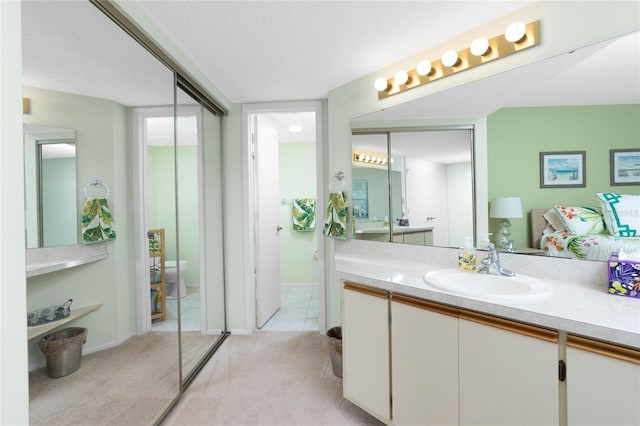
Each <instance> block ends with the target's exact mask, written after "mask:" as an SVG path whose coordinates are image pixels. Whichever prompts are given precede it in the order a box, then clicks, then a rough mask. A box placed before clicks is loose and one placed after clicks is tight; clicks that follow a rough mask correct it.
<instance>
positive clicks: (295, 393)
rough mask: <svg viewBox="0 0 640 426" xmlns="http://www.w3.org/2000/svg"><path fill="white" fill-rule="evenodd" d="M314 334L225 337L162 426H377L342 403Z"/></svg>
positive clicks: (322, 343) (322, 340) (322, 344)
mask: <svg viewBox="0 0 640 426" xmlns="http://www.w3.org/2000/svg"><path fill="white" fill-rule="evenodd" d="M327 345H328V338H327V337H326V336H323V335H320V334H318V333H317V332H286V331H260V332H257V333H254V334H253V335H251V336H233V335H232V336H230V337H228V338H227V340H226V341H225V342H224V343H223V344H222V347H221V348H220V349H219V350H218V352H216V354H215V355H214V356H213V358H212V359H211V360H210V361H209V362H208V364H207V365H206V366H205V367H204V369H203V370H202V371H201V372H200V374H199V375H198V377H197V378H196V379H195V380H194V382H193V383H192V384H191V386H190V387H189V388H188V389H187V390H186V392H185V393H184V395H183V396H182V399H181V400H180V401H179V402H178V404H177V405H176V406H175V407H174V409H173V410H172V411H171V412H170V413H169V415H168V416H167V418H166V419H165V421H164V422H163V423H162V424H163V425H166V426H170V425H189V426H196V425H236V426H240V425H274V426H275V425H278V426H284V425H309V426H311V425H380V424H382V423H381V422H379V421H378V420H377V419H375V418H373V417H372V416H370V415H369V414H367V413H365V412H364V411H362V410H361V409H360V408H358V407H356V406H355V405H353V404H351V403H350V402H348V401H346V400H345V399H344V398H343V397H342V380H341V379H339V378H337V377H335V376H334V375H333V372H332V370H331V363H330V360H329V349H328V346H327Z"/></svg>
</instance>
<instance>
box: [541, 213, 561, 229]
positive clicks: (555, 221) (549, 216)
mask: <svg viewBox="0 0 640 426" xmlns="http://www.w3.org/2000/svg"><path fill="white" fill-rule="evenodd" d="M542 217H544V218H545V219H546V220H547V222H549V225H550V226H551V227H552V228H553V229H554V230H555V231H566V230H567V227H566V226H565V225H564V221H563V220H562V217H561V216H560V215H559V214H558V212H557V211H556V209H555V208H551V209H549V210H547V212H546V213H545V214H543V215H542ZM549 225H548V226H549Z"/></svg>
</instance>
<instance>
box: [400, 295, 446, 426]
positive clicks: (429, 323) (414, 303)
mask: <svg viewBox="0 0 640 426" xmlns="http://www.w3.org/2000/svg"><path fill="white" fill-rule="evenodd" d="M457 314H458V310H457V309H455V308H450V307H447V306H444V305H440V304H436V303H432V302H428V301H425V300H420V299H415V298H413V297H408V296H402V295H395V294H394V295H393V296H392V299H391V348H392V350H391V371H392V372H393V375H392V387H391V388H392V389H393V423H394V425H398V426H401V425H457V424H458V318H457Z"/></svg>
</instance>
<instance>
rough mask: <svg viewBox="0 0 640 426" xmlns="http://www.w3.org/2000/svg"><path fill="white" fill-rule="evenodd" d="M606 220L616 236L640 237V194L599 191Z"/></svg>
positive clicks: (611, 232)
mask: <svg viewBox="0 0 640 426" xmlns="http://www.w3.org/2000/svg"><path fill="white" fill-rule="evenodd" d="M596 197H598V199H599V200H600V206H602V212H603V213H604V220H605V222H606V224H607V229H609V233H610V234H611V235H613V236H614V237H640V195H630V194H616V193H613V192H599V193H597V194H596Z"/></svg>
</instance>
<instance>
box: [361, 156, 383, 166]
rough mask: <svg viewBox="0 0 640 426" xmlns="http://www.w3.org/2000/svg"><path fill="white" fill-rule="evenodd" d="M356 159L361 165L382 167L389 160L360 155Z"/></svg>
mask: <svg viewBox="0 0 640 426" xmlns="http://www.w3.org/2000/svg"><path fill="white" fill-rule="evenodd" d="M356 159H357V160H358V161H360V162H361V163H371V164H380V165H382V166H384V165H386V164H387V163H388V160H387V159H386V158H384V157H376V156H375V155H366V154H362V153H361V154H358V155H357V157H356Z"/></svg>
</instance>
